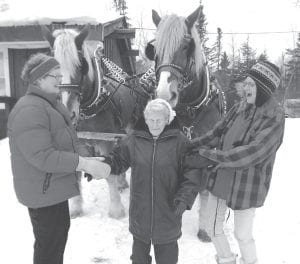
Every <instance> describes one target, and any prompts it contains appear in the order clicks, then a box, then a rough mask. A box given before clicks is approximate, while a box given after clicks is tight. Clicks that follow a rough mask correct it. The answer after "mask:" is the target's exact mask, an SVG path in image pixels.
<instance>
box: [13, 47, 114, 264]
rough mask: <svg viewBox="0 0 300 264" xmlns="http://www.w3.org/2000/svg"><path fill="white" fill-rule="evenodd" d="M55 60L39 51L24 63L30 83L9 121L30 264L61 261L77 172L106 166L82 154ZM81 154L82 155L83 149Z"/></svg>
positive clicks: (97, 171) (93, 171) (96, 171)
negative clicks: (30, 240)
mask: <svg viewBox="0 0 300 264" xmlns="http://www.w3.org/2000/svg"><path fill="white" fill-rule="evenodd" d="M61 77H62V76H61V73H60V67H59V63H58V62H57V61H56V60H55V59H54V58H52V57H49V56H47V55H45V54H42V53H39V54H35V55H33V56H32V57H31V58H30V59H29V60H28V61H27V62H26V64H25V66H24V68H23V72H22V78H23V79H24V80H25V81H27V82H28V83H29V85H28V90H27V93H26V94H25V96H23V97H22V98H20V100H19V101H18V102H17V103H16V105H15V106H14V108H13V109H12V111H11V113H10V115H9V119H8V137H9V145H10V152H11V165H12V172H13V183H14V188H15V193H16V196H17V198H18V200H19V202H20V203H22V204H23V205H25V206H27V207H28V210H29V215H30V219H31V222H32V226H33V232H34V236H35V243H34V264H50V263H51V264H62V263H63V254H64V249H65V245H66V241H67V236H68V230H69V227H70V215H69V208H68V199H69V198H72V197H74V196H76V195H79V187H78V182H77V181H78V178H77V173H76V171H85V172H87V173H89V174H92V175H94V176H96V177H97V178H101V175H102V172H105V170H107V168H108V166H103V163H100V162H99V161H98V160H97V158H84V157H82V156H80V154H79V153H81V149H80V146H79V143H78V142H79V141H78V138H77V136H76V132H75V130H74V128H73V126H72V123H71V120H70V118H69V114H68V111H67V109H66V108H65V107H64V106H63V105H62V104H61V103H60V102H59V100H58V93H59V88H58V85H59V84H60V81H61ZM82 154H83V153H82Z"/></svg>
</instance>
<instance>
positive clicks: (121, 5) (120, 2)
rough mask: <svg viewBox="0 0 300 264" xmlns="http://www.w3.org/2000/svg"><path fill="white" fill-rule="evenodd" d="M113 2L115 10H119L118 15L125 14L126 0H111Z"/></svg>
mask: <svg viewBox="0 0 300 264" xmlns="http://www.w3.org/2000/svg"><path fill="white" fill-rule="evenodd" d="M113 4H114V7H115V9H116V11H119V12H120V15H122V16H124V15H126V13H127V12H126V10H127V9H128V7H127V3H126V0H113Z"/></svg>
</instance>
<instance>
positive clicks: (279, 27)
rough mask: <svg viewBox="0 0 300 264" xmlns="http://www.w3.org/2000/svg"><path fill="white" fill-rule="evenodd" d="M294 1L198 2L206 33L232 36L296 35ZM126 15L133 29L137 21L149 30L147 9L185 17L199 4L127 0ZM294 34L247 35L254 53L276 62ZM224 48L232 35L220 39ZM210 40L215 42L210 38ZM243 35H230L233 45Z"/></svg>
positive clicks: (298, 13) (298, 11)
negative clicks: (201, 9) (236, 33)
mask: <svg viewBox="0 0 300 264" xmlns="http://www.w3.org/2000/svg"><path fill="white" fill-rule="evenodd" d="M295 2H296V0H276V1H275V0H226V1H225V0H202V3H203V5H204V13H205V15H206V18H207V22H208V26H207V29H208V31H209V32H216V31H217V27H220V28H221V29H222V31H223V32H224V33H232V32H240V33H242V32H278V31H279V32H282V31H283V32H286V31H293V30H294V31H300V7H295ZM127 3H128V8H129V9H128V13H129V16H130V17H131V18H132V23H133V24H134V25H139V23H140V21H141V17H142V18H143V25H144V26H145V27H150V28H153V27H154V25H153V23H152V20H151V9H156V11H158V13H159V14H161V15H163V14H170V13H175V14H178V15H180V16H188V15H189V14H190V13H191V12H193V11H194V10H195V9H196V8H197V7H198V6H199V3H200V1H199V0H176V1H174V0H151V1H148V0H147V1H143V0H142V1H141V0H127ZM294 37H295V38H296V34H292V33H281V34H279V33H278V34H275V33H274V34H255V35H252V34H251V35H249V40H250V45H251V46H252V47H254V48H255V49H257V51H258V53H260V52H262V51H263V50H264V49H265V50H266V51H267V53H268V54H269V56H270V57H272V59H273V60H276V59H277V57H279V56H280V55H281V54H282V52H283V51H284V50H285V48H288V47H290V48H292V47H293V45H294ZM223 38H224V48H225V49H226V50H227V51H230V43H231V39H232V35H225V34H224V35H223ZM210 39H215V35H211V36H210ZM246 39H247V35H234V41H235V42H236V43H240V42H241V41H245V40H246Z"/></svg>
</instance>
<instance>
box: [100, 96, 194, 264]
mask: <svg viewBox="0 0 300 264" xmlns="http://www.w3.org/2000/svg"><path fill="white" fill-rule="evenodd" d="M174 117H175V112H174V111H173V110H172V108H171V106H170V105H169V103H168V102H167V101H165V100H163V99H155V100H152V101H150V102H149V103H148V104H147V105H146V108H145V110H144V117H142V118H141V119H140V120H139V121H138V123H137V124H136V126H135V129H134V131H133V133H132V135H129V136H127V137H126V138H125V139H123V140H122V141H121V144H120V145H119V146H118V147H116V148H115V149H114V150H113V152H112V153H111V154H110V155H109V156H108V157H107V159H106V160H105V162H107V163H108V164H110V166H111V170H112V173H115V174H120V173H122V172H125V171H126V170H127V169H128V168H129V167H131V181H130V182H131V183H130V205H129V230H130V232H131V233H132V235H133V245H132V255H131V260H132V263H133V264H150V263H151V259H152V258H151V256H150V249H151V244H152V245H153V247H154V254H155V260H156V263H157V264H176V263H177V261H178V244H177V240H178V239H179V237H180V236H181V216H182V214H183V212H184V211H185V210H186V209H190V208H191V207H192V205H193V202H194V200H195V198H196V196H197V193H198V191H199V184H198V181H199V180H198V178H199V170H197V169H196V170H195V169H193V170H186V171H185V170H184V168H183V166H182V160H183V155H184V153H185V151H186V149H187V147H188V146H189V141H188V139H187V138H186V137H185V136H184V135H183V134H182V133H181V131H180V129H179V126H178V123H177V121H176V119H174Z"/></svg>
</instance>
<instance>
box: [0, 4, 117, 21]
mask: <svg viewBox="0 0 300 264" xmlns="http://www.w3.org/2000/svg"><path fill="white" fill-rule="evenodd" d="M5 2H6V4H7V5H8V7H9V8H8V9H7V10H6V11H4V12H1V13H0V27H7V26H24V25H41V24H44V25H47V24H51V23H52V22H66V24H78V25H81V24H86V23H90V24H92V25H96V24H100V23H101V24H104V23H107V22H110V21H113V20H116V19H118V18H120V17H121V16H120V15H119V13H118V12H116V11H115V10H114V8H113V6H112V3H113V1H111V0H109V1H108V0H82V1H74V0H48V1H44V0H6V1H5Z"/></svg>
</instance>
